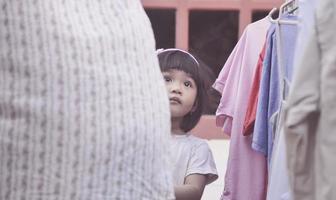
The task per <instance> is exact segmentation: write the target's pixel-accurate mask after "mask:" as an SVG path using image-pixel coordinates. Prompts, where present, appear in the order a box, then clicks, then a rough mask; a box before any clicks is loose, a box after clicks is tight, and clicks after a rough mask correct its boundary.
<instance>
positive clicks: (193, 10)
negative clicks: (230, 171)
mask: <svg viewBox="0 0 336 200" xmlns="http://www.w3.org/2000/svg"><path fill="white" fill-rule="evenodd" d="M284 1H285V0H281V1H279V0H142V4H143V6H144V8H145V11H146V13H147V15H148V17H149V19H150V21H151V23H152V28H153V31H154V35H155V39H156V48H173V47H176V48H180V49H183V50H187V51H189V52H190V53H192V54H193V55H195V56H196V57H197V59H198V60H199V61H200V63H201V65H202V66H201V69H202V70H203V72H202V75H203V78H204V81H205V84H206V86H207V92H208V98H207V104H206V105H205V110H204V115H203V117H202V118H201V120H200V122H199V124H198V125H197V126H196V128H195V129H193V130H192V133H193V134H194V135H196V136H199V137H201V138H204V139H208V143H209V146H210V148H211V150H212V152H213V154H214V157H215V162H216V165H217V169H218V173H219V178H218V180H217V181H215V182H214V183H212V184H210V185H209V186H207V187H206V189H205V191H204V194H203V197H202V199H203V200H214V199H219V197H220V196H221V193H222V191H223V188H224V175H225V170H226V162H227V158H228V154H229V153H228V152H229V143H230V140H228V139H229V138H228V136H226V135H225V134H223V133H222V131H221V129H220V128H218V127H216V123H215V113H216V109H217V106H218V103H219V101H220V98H221V97H220V94H219V93H217V92H216V91H214V90H213V89H211V85H212V84H213V83H214V81H215V79H216V78H217V76H218V74H219V72H220V71H221V69H222V67H223V65H224V63H225V62H226V60H227V58H228V56H229V55H230V53H231V51H232V50H233V48H234V47H235V45H236V43H237V42H238V39H239V37H240V36H241V34H242V33H243V31H244V29H245V27H246V26H247V25H248V24H250V23H252V22H254V21H257V20H259V19H262V18H264V17H266V16H267V15H268V13H269V11H270V10H271V9H272V8H273V7H279V6H280V5H281V4H282V3H283V2H284Z"/></svg>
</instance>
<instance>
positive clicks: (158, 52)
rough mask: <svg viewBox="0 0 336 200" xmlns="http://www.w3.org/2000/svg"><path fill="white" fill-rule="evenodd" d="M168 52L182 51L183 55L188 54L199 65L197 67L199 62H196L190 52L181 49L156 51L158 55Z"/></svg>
mask: <svg viewBox="0 0 336 200" xmlns="http://www.w3.org/2000/svg"><path fill="white" fill-rule="evenodd" d="M168 51H181V52H183V53H186V54H188V55H189V56H190V57H191V58H192V59H193V60H194V61H195V62H196V63H197V65H199V63H198V61H197V60H196V58H195V57H194V56H193V55H191V54H190V53H189V52H187V51H184V50H181V49H176V48H169V49H157V50H156V54H157V55H159V54H160V53H163V52H168Z"/></svg>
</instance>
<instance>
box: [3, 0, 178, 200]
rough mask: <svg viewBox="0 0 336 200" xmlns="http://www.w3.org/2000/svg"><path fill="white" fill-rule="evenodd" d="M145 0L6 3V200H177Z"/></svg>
mask: <svg viewBox="0 0 336 200" xmlns="http://www.w3.org/2000/svg"><path fill="white" fill-rule="evenodd" d="M154 44H155V42H154V39H153V33H152V30H151V28H150V23H149V20H148V18H147V17H146V15H145V13H144V11H143V8H142V6H141V3H140V1H139V0H96V1H90V0H76V1H73V0H71V1H70V0H69V1H68V0H24V1H19V0H10V1H7V0H0V59H1V60H0V199H1V200H19V199H20V200H24V199H26V200H51V199H52V200H77V199H81V200H82V199H83V200H103V199H104V200H105V199H112V200H114V199H129V200H138V199H155V200H160V199H173V198H174V194H173V186H172V179H171V173H170V172H171V169H170V167H169V161H168V155H167V150H168V146H167V145H168V137H169V133H170V114H169V105H168V98H167V96H166V93H165V86H164V82H163V80H162V77H161V74H160V71H159V68H158V61H157V58H156V55H155V51H154V50H155V47H154Z"/></svg>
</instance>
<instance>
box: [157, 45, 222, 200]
mask: <svg viewBox="0 0 336 200" xmlns="http://www.w3.org/2000/svg"><path fill="white" fill-rule="evenodd" d="M158 57H159V63H160V68H161V72H162V74H163V76H164V79H165V83H166V86H167V91H168V96H169V102H170V111H171V126H172V138H173V140H172V155H173V165H174V169H173V178H174V184H175V195H176V199H177V200H178V199H188V200H192V199H200V198H201V197H202V194H203V190H204V187H205V185H206V184H209V183H211V182H213V181H215V180H216V179H217V178H218V175H217V170H216V166H215V162H214V159H213V156H212V153H211V150H210V148H209V146H208V144H207V142H206V141H205V140H202V139H200V138H197V137H195V136H193V135H191V134H190V132H189V131H190V130H191V129H192V128H194V127H195V126H196V124H197V122H198V121H199V119H200V118H201V115H202V108H203V93H204V86H203V83H202V80H201V77H200V72H199V63H198V61H197V60H196V59H195V58H194V56H192V55H191V54H190V53H188V52H186V51H183V50H180V49H166V50H161V51H159V52H158Z"/></svg>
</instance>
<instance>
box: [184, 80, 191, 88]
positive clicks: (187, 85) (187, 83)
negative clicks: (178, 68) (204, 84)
mask: <svg viewBox="0 0 336 200" xmlns="http://www.w3.org/2000/svg"><path fill="white" fill-rule="evenodd" d="M184 85H185V86H186V87H192V84H191V82H190V81H186V82H184Z"/></svg>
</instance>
